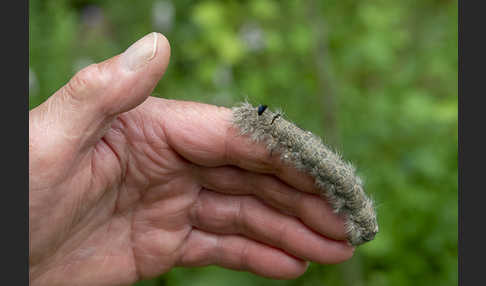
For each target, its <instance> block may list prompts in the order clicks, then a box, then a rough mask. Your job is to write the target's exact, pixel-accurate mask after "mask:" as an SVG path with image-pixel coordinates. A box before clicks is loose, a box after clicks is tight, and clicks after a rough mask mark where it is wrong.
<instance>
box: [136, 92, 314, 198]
mask: <svg viewBox="0 0 486 286" xmlns="http://www.w3.org/2000/svg"><path fill="white" fill-rule="evenodd" d="M144 105H145V104H144ZM147 105H148V106H150V108H151V109H152V110H151V111H152V113H153V114H154V116H157V117H163V118H159V119H158V120H155V121H156V122H161V124H162V128H163V130H164V134H165V136H166V139H167V142H168V144H169V145H170V146H171V147H172V148H174V150H176V151H177V153H178V154H179V155H181V156H182V157H184V158H185V159H186V160H188V161H190V162H192V163H194V164H197V165H200V166H206V167H219V166H226V165H233V166H237V167H239V168H242V169H245V170H249V171H253V172H257V173H264V174H273V175H275V176H276V177H278V178H279V179H281V180H282V181H284V182H285V183H287V184H288V185H290V186H293V187H294V188H296V189H298V190H300V191H304V192H308V193H318V189H317V188H316V186H315V184H314V179H313V178H312V177H311V176H310V175H308V174H305V173H303V172H301V171H298V170H297V169H296V168H294V167H293V166H291V165H290V164H287V163H285V162H283V161H282V160H281V159H280V157H279V154H277V153H275V152H273V154H270V151H269V150H267V148H266V147H265V145H264V144H262V143H257V142H254V141H252V140H251V139H250V138H249V136H244V135H243V136H242V135H241V134H240V130H239V129H238V128H237V127H236V126H234V125H233V123H232V117H233V114H232V111H231V110H230V109H228V108H225V107H217V106H214V105H209V104H203V103H196V102H188V101H175V100H166V99H158V98H157V99H155V98H151V99H150V100H149V101H148V102H147ZM154 112H155V113H154Z"/></svg>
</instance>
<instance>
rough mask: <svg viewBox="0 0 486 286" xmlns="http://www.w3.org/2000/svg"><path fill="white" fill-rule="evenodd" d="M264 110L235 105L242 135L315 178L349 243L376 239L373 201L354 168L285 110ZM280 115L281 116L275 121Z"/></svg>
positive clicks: (234, 114)
mask: <svg viewBox="0 0 486 286" xmlns="http://www.w3.org/2000/svg"><path fill="white" fill-rule="evenodd" d="M265 109H266V107H263V106H262V105H261V106H259V107H258V108H257V109H256V108H255V107H253V106H252V105H251V104H249V103H248V102H244V103H242V104H241V105H240V106H237V107H233V109H232V111H233V124H234V125H236V126H237V127H238V128H239V130H240V133H241V135H245V134H247V135H250V137H251V139H252V140H253V141H256V142H264V143H265V144H266V146H267V149H269V150H270V153H271V154H272V153H273V151H277V152H279V153H280V158H281V159H282V160H283V161H284V162H286V163H290V164H291V165H293V166H294V167H295V168H296V169H298V170H300V171H302V172H305V173H307V174H309V175H311V176H312V177H313V178H314V180H315V185H316V187H317V188H318V189H319V191H320V195H321V196H322V197H323V198H325V199H327V200H328V201H329V203H330V204H331V206H332V208H333V210H334V212H335V213H337V214H339V215H342V216H344V218H345V220H346V222H345V226H346V234H347V237H348V241H349V243H350V244H352V245H360V244H363V243H365V242H367V241H371V240H373V239H374V237H375V235H376V234H377V233H378V223H377V219H376V213H375V209H374V206H373V201H372V200H371V199H370V198H368V197H367V196H366V194H365V192H364V190H363V183H362V181H361V179H360V178H359V177H358V176H356V175H355V168H354V167H353V166H352V165H351V164H350V163H348V162H345V161H343V160H342V159H341V157H340V156H339V155H338V154H336V153H335V152H333V151H332V150H331V149H330V148H329V147H327V146H326V145H325V144H324V143H323V142H322V140H321V139H320V138H319V137H317V136H316V135H314V134H312V133H311V132H310V131H305V130H304V129H302V128H300V127H298V126H296V125H295V124H294V123H292V122H289V121H287V120H286V119H285V118H283V116H282V112H276V113H275V112H272V111H271V110H268V111H267V112H265V113H263V111H265ZM257 114H258V116H256V115H257ZM277 118H280V119H279V120H277V121H275V119H277Z"/></svg>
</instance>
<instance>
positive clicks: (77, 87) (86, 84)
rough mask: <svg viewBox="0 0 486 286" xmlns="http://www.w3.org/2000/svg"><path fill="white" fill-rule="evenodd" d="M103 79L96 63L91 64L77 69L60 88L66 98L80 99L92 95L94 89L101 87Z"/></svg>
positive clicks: (103, 82) (103, 84)
mask: <svg viewBox="0 0 486 286" xmlns="http://www.w3.org/2000/svg"><path fill="white" fill-rule="evenodd" d="M104 86H105V80H104V77H103V74H102V72H101V71H100V69H99V66H98V64H91V65H89V66H87V67H85V68H83V69H82V70H80V71H78V72H77V73H76V74H75V75H74V77H72V78H71V79H70V80H69V82H68V83H67V84H66V85H65V86H64V88H63V89H62V95H63V96H64V97H66V98H70V99H74V100H75V101H82V100H85V99H86V98H88V97H89V96H90V95H92V94H93V93H94V92H93V91H95V90H98V89H100V88H103V87H104Z"/></svg>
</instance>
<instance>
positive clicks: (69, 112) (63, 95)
mask: <svg viewBox="0 0 486 286" xmlns="http://www.w3.org/2000/svg"><path fill="white" fill-rule="evenodd" d="M156 35H157V46H156V53H155V56H154V57H153V59H151V60H150V61H149V62H148V63H147V64H146V65H144V66H142V67H141V68H139V69H137V70H136V71H128V70H126V68H124V67H123V64H122V63H123V57H124V54H121V55H118V56H115V57H113V58H111V59H108V60H106V61H105V62H102V63H98V64H93V65H91V66H89V67H87V68H85V69H83V70H81V71H80V72H78V73H77V74H76V75H75V76H74V77H73V78H72V79H71V80H70V81H69V82H68V83H67V84H66V85H65V86H63V87H62V88H61V89H59V90H58V91H57V92H56V93H55V94H54V95H53V96H51V97H50V98H49V99H48V100H47V101H46V102H44V103H43V104H41V105H40V106H38V107H37V108H35V109H33V110H32V111H30V113H29V175H30V176H29V184H30V189H29V213H30V214H29V216H30V222H29V233H30V258H29V262H30V281H31V285H129V284H131V283H134V282H136V281H138V280H140V279H146V278H150V277H154V276H157V275H161V274H163V273H165V272H167V271H169V270H170V269H171V268H172V267H175V266H179V267H194V266H203V265H220V266H222V267H225V268H230V269H236V270H244V271H250V272H253V273H255V274H257V275H261V276H265V277H272V278H278V279H290V278H295V277H297V276H299V275H302V274H303V273H304V272H305V270H306V268H307V265H308V261H315V262H318V263H323V264H331V263H339V262H342V261H345V260H347V259H349V258H350V257H352V255H353V248H352V247H351V246H349V245H348V244H347V243H346V242H345V232H344V224H343V219H342V218H339V217H337V216H336V215H334V214H333V213H332V211H331V209H330V207H329V205H328V204H327V203H326V202H325V201H323V200H322V199H320V198H319V197H318V196H317V195H315V193H316V192H317V190H316V189H315V187H314V185H313V182H312V180H311V179H310V178H309V177H307V176H304V175H302V174H299V173H298V172H297V171H296V170H294V169H292V168H290V167H288V166H286V165H284V164H282V163H281V162H280V161H279V160H278V156H275V155H274V156H270V154H269V153H268V152H267V151H266V150H265V148H264V147H263V146H260V145H257V144H255V143H251V141H250V140H249V139H248V138H246V137H243V136H238V131H237V130H235V128H234V127H232V125H231V111H230V110H229V109H226V108H222V107H216V106H212V105H206V104H200V103H195V102H183V101H173V100H166V99H160V98H153V97H149V95H150V93H151V91H152V90H153V88H154V87H155V85H156V84H157V82H158V81H159V80H160V78H161V77H162V75H163V73H164V72H165V70H166V68H167V66H168V63H169V55H170V48H169V44H168V42H167V40H166V39H165V38H164V37H163V36H162V35H160V34H156ZM161 84H163V82H162V83H161Z"/></svg>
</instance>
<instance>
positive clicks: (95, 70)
mask: <svg viewBox="0 0 486 286" xmlns="http://www.w3.org/2000/svg"><path fill="white" fill-rule="evenodd" d="M169 57H170V46H169V43H168V41H167V39H166V38H165V37H164V36H163V35H161V34H159V33H155V32H154V33H150V34H148V35H146V36H145V37H143V38H141V39H140V40H138V41H137V42H135V43H134V44H133V45H131V46H130V47H129V48H128V49H127V50H126V51H125V52H123V53H122V54H120V55H117V56H115V57H113V58H110V59H108V60H106V61H104V62H101V63H97V64H92V65H90V66H88V67H86V68H84V69H82V70H81V71H79V72H78V73H77V74H76V75H75V76H74V77H73V78H72V79H71V80H70V81H69V82H68V83H67V84H66V85H64V86H63V87H62V88H60V89H59V90H58V91H57V92H56V93H54V94H53V95H52V96H51V97H50V98H49V99H48V100H47V101H45V102H44V103H43V104H41V105H39V106H38V107H37V108H36V109H34V110H32V111H31V112H30V113H29V122H30V123H29V129H30V131H31V132H32V131H34V132H35V131H39V130H42V131H41V133H43V136H48V137H49V138H50V140H49V141H50V143H51V144H49V145H51V146H50V147H52V148H56V149H57V150H59V149H58V148H57V147H65V145H64V144H69V145H70V146H79V148H83V147H86V146H87V143H89V142H93V141H94V140H96V139H99V138H100V137H101V136H103V132H104V130H105V129H106V127H107V126H108V125H109V124H110V123H111V121H112V120H113V118H114V117H115V116H116V115H117V114H120V113H122V112H125V111H128V110H130V109H132V108H134V107H136V106H137V105H139V104H141V103H142V102H143V101H144V100H145V99H146V98H147V97H148V96H149V95H150V93H151V92H152V90H153V89H154V88H155V86H156V85H157V82H158V81H159V80H160V78H161V77H162V75H163V74H164V72H165V70H166V68H167V65H168V63H169ZM30 137H31V138H32V136H30ZM31 143H32V142H31ZM59 144H61V145H59ZM44 147H47V146H44ZM60 149H66V148H60ZM68 149H71V148H68ZM71 151H74V150H72V149H71Z"/></svg>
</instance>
